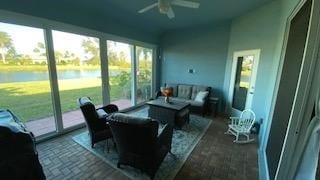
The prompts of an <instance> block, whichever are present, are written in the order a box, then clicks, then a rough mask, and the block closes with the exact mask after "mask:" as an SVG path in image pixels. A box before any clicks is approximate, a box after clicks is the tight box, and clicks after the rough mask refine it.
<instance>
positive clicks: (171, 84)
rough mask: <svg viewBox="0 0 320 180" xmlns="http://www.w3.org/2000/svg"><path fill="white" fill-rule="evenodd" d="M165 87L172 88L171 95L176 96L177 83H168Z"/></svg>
mask: <svg viewBox="0 0 320 180" xmlns="http://www.w3.org/2000/svg"><path fill="white" fill-rule="evenodd" d="M166 87H167V88H169V87H171V88H172V97H177V95H178V85H177V84H174V83H168V84H167V85H166Z"/></svg>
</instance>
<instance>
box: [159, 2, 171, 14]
mask: <svg viewBox="0 0 320 180" xmlns="http://www.w3.org/2000/svg"><path fill="white" fill-rule="evenodd" d="M169 8H170V4H169V2H168V0H159V11H160V13H162V14H167V13H168V11H169Z"/></svg>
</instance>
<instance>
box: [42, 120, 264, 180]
mask: <svg viewBox="0 0 320 180" xmlns="http://www.w3.org/2000/svg"><path fill="white" fill-rule="evenodd" d="M226 122H227V120H226V119H224V118H221V117H218V118H214V119H213V122H212V123H211V125H210V127H209V129H208V130H207V132H206V134H205V135H204V136H203V137H202V139H201V140H200V142H199V143H198V145H197V146H196V147H195V148H194V150H193V152H192V153H191V155H190V156H189V157H188V159H187V161H186V162H185V163H184V166H183V167H182V169H181V170H180V171H179V173H178V174H177V176H176V177H175V179H181V180H182V179H183V180H185V179H213V180H215V179H217V180H220V179H221V180H233V179H234V180H251V179H253V180H255V179H258V165H257V146H256V143H252V144H244V145H239V144H234V143H233V142H232V140H233V137H232V136H228V135H225V134H223V133H224V131H225V130H226V126H227V123H226ZM84 130H85V129H82V130H77V131H74V132H72V133H70V134H67V135H64V136H62V137H59V138H55V139H52V140H49V141H46V142H43V143H40V144H38V145H37V149H38V152H39V157H40V161H41V164H42V165H43V168H44V171H45V174H46V177H47V179H49V180H50V179H59V180H60V179H128V178H127V177H126V176H124V175H123V174H122V173H121V172H119V171H118V170H117V169H114V168H112V167H111V166H110V165H108V164H107V163H105V162H104V161H102V160H101V159H99V158H98V157H96V156H95V155H93V154H92V153H91V152H89V151H88V150H86V149H84V148H83V147H81V146H80V145H78V144H77V143H75V142H74V141H73V140H72V139H71V137H72V136H73V135H75V134H78V133H80V132H82V131H84Z"/></svg>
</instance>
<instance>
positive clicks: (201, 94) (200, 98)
mask: <svg viewBox="0 0 320 180" xmlns="http://www.w3.org/2000/svg"><path fill="white" fill-rule="evenodd" d="M208 94H209V92H208V91H199V92H198V94H197V96H196V98H195V99H194V101H197V102H204V99H205V98H206V97H207V96H208Z"/></svg>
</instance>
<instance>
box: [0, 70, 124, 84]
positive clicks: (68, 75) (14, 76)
mask: <svg viewBox="0 0 320 180" xmlns="http://www.w3.org/2000/svg"><path fill="white" fill-rule="evenodd" d="M119 72H120V71H119V70H112V71H111V72H110V75H111V76H115V75H117V74H118V73H119ZM57 74H58V79H75V78H93V77H101V71H100V70H59V71H57ZM44 80H49V72H48V71H37V72H36V71H13V72H0V83H10V82H24V81H44Z"/></svg>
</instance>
